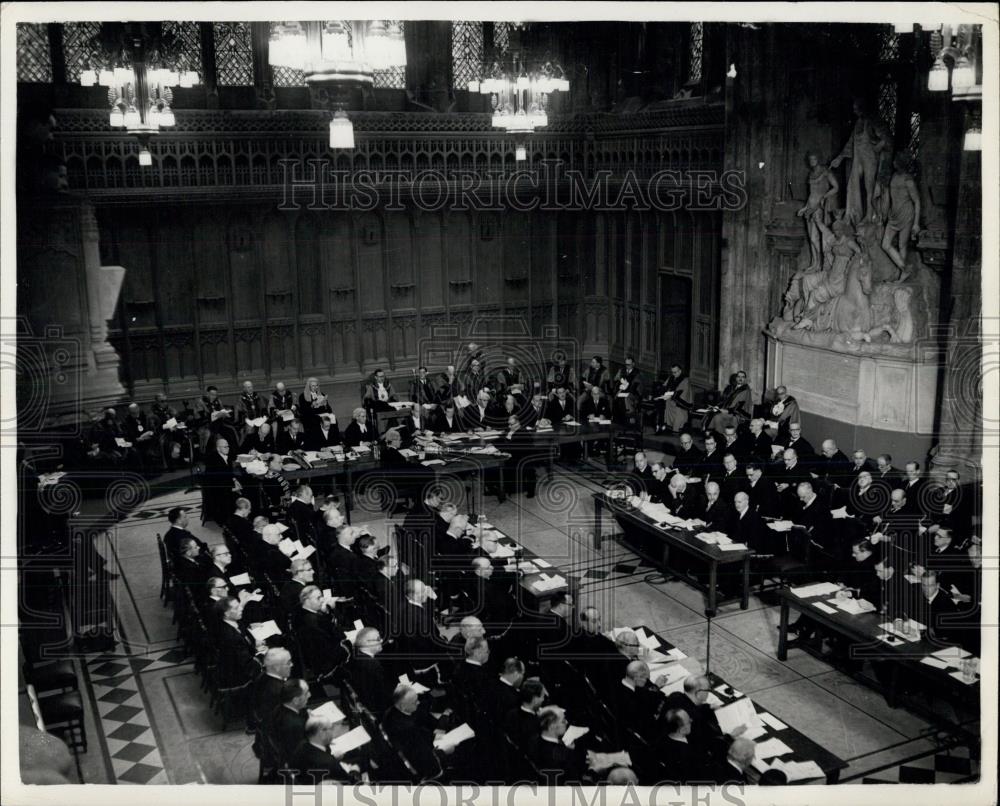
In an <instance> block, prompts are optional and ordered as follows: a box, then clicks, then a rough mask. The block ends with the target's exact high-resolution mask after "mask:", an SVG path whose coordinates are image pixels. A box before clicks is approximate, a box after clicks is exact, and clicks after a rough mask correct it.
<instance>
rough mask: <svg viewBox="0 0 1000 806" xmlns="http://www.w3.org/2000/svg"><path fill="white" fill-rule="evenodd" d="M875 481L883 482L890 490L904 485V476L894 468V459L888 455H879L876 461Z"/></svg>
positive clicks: (873, 476) (873, 477) (873, 478)
mask: <svg viewBox="0 0 1000 806" xmlns="http://www.w3.org/2000/svg"><path fill="white" fill-rule="evenodd" d="M872 480H873V481H881V482H883V483H884V484H886V485H888V487H889V489H890V490H894V489H895V488H896V487H901V486H902V485H903V474H902V473H901V472H900V471H899V470H897V469H896V468H894V467H893V466H892V457H891V456H890V455H889V454H887V453H883V454H879V457H878V458H877V459H876V460H875V472H874V473H873V474H872Z"/></svg>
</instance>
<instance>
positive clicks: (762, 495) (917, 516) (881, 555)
mask: <svg viewBox="0 0 1000 806" xmlns="http://www.w3.org/2000/svg"><path fill="white" fill-rule="evenodd" d="M792 431H793V433H796V432H798V431H799V427H798V425H796V424H793V426H792ZM797 439H798V441H799V442H802V441H803V440H802V438H801V436H800V437H798V438H797ZM717 442H718V439H717V437H716V436H715V435H713V434H709V435H708V436H707V437H706V451H705V452H701V451H698V450H697V449H696V448H694V447H693V445H692V441H691V438H690V435H688V434H685V435H682V438H681V448H680V450H679V451H678V453H677V456H676V457H675V458H674V461H673V463H672V465H670V464H668V463H667V462H666V461H664V462H656V463H653V464H649V463H648V461H647V459H646V456H645V454H644V453H641V452H640V453H638V454H636V456H635V462H634V466H633V468H632V469H631V471H629V473H628V474H627V475H626V476H625V478H624V481H625V482H626V483H627V484H628V485H629V486H630V487H631V488H632V491H633V493H635V494H636V495H638V496H641V497H642V498H643V499H648V500H649V501H651V502H652V503H662V504H664V505H665V506H666V507H667V509H668V510H669V511H670V512H671V514H673V515H676V516H677V517H681V518H685V519H688V520H691V521H693V522H694V525H695V527H696V528H699V529H701V530H703V531H720V532H723V533H724V534H726V535H727V536H728V537H730V538H731V539H732V540H733V541H734V542H739V543H745V544H746V545H747V546H748V547H749V548H750V550H751V553H752V559H751V562H752V566H751V567H752V569H753V570H754V571H756V572H758V573H759V575H760V576H761V577H766V576H767V575H768V573H769V572H773V571H774V570H775V569H776V568H779V567H782V560H784V559H785V558H787V557H788V556H789V555H791V554H796V556H797V558H798V559H799V560H804V562H799V563H798V564H797V565H796V578H795V579H794V580H792V582H793V584H804V583H805V582H808V581H809V580H810V579H820V578H827V579H832V580H834V581H837V582H842V583H844V585H845V588H844V590H845V594H846V592H852V595H855V596H858V595H860V596H861V598H868V597H867V596H865V595H861V594H860V593H859V592H860V591H862V589H863V590H864V591H865V592H867V593H868V594H869V595H872V596H874V597H875V600H871V601H872V603H873V604H875V605H876V607H884V608H887V609H890V610H892V609H894V610H897V611H912V613H911V615H912V617H913V618H914V619H915V620H917V621H919V622H920V623H924V624H927V623H930V622H927V621H924V620H923V619H922V618H921V617H918V615H913V613H919V614H920V615H921V616H922V615H927V609H928V607H931V608H932V609H933V610H934V613H933V622H934V624H936V625H937V626H938V630H937V634H938V637H939V638H942V640H954V641H956V642H959V643H961V644H962V645H963V646H965V647H966V648H967V649H969V650H970V651H973V652H978V646H979V621H980V610H979V602H980V595H981V571H980V568H981V540H980V538H979V536H978V535H976V534H974V533H973V531H972V529H973V526H972V524H973V523H974V509H973V501H972V495H971V494H970V491H969V490H968V489H967V488H963V487H962V485H961V478H960V475H959V474H958V472H957V471H954V470H949V471H948V472H947V474H946V476H945V480H944V483H943V484H938V483H935V482H931V481H929V480H927V479H926V478H925V477H924V475H923V473H922V471H921V467H920V464H919V463H917V462H908V463H906V465H905V472H904V473H899V472H897V471H895V469H894V468H893V467H892V460H891V458H890V457H889V456H887V455H882V456H880V457H879V462H878V465H875V464H874V463H872V462H870V460H868V459H867V456H866V455H865V453H864V451H862V450H857V451H855V452H854V454H853V460H848V459H847V458H846V457H845V456H844V455H843V453H841V452H840V451H839V450H838V449H837V446H836V444H835V443H834V442H833V440H825V441H824V442H823V444H822V449H821V452H820V454H819V455H816V454H811V453H808V452H807V451H806V450H805V449H801V448H800V450H802V453H803V454H804V456H805V459H800V456H799V452H798V450H796V448H786V449H785V450H784V452H783V454H782V459H781V462H780V463H778V462H767V461H764V460H762V459H761V458H760V454H759V453H754V452H752V451H749V450H747V448H746V445H747V443H746V442H744V443H743V447H742V448H741V447H740V443H739V439H738V438H737V439H736V440H735V441H733V442H732V443H731V444H729V445H727V446H726V447H724V448H719V447H718V445H717ZM689 479H692V481H690V482H689ZM694 479H697V482H695V481H694ZM778 520H784V521H790V522H791V523H792V524H793V528H792V529H791V530H789V531H777V530H774V529H771V528H769V524H770V523H774V522H775V521H778ZM795 527H801V528H800V529H796V528H795ZM625 528H626V531H627V532H629V538H630V540H634V541H636V542H638V543H640V544H641V543H642V540H643V539H644V537H643V535H641V534H638V530H636V529H634V528H633V527H631V526H628V525H626V527H625ZM795 541H807V544H808V545H807V546H806V550H805V551H801V550H799V551H796V550H795V547H794V545H793V544H794V542H795ZM684 561H685V560H684V558H683V557H682V558H678V559H676V560H675V561H674V562H677V563H683V562H684ZM878 563H881V565H880V566H879V565H877V564H878ZM684 570H687V569H684ZM907 576H908V577H909V578H910V579H911V580H914V581H913V582H905V581H903V580H905V579H906V577H907ZM893 579H894V580H895V582H893V583H892V586H893V591H891V592H886V591H884V590H883V588H884V587H885V583H886V582H888V581H889V580H893ZM925 579H926V584H923V582H921V580H925ZM733 582H735V580H731V579H727V578H726V576H725V575H723V580H722V587H723V588H725V586H726V584H732V583H733ZM897 584H898V585H900V589H899V591H896V590H895V587H894V586H896V585H897ZM921 590H922V591H923V592H924V593H925V594H926V596H924V597H921V596H918V595H917V593H918V592H919V591H921ZM939 592H941V594H942V595H940V596H939V595H938V594H939ZM904 594H905V595H904ZM894 603H895V604H894ZM814 634H815V631H814V630H812V629H811V628H810V630H809V631H807V630H805V629H803V630H802V635H801V636H800V638H803V639H805V638H809V637H811V636H814Z"/></svg>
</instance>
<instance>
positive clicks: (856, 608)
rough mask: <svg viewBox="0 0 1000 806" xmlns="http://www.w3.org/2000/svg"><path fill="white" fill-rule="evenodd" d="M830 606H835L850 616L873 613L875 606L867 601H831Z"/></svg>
mask: <svg viewBox="0 0 1000 806" xmlns="http://www.w3.org/2000/svg"><path fill="white" fill-rule="evenodd" d="M830 604H832V605H836V606H837V607H838V608H840V609H841V610H843V611H844V612H845V613H847V614H849V615H851V616H857V615H860V614H861V613H873V612H875V605H873V604H872V603H871V602H869V601H868V600H867V599H831V600H830Z"/></svg>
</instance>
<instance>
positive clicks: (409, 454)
mask: <svg viewBox="0 0 1000 806" xmlns="http://www.w3.org/2000/svg"><path fill="white" fill-rule="evenodd" d="M399 455H400V456H405V457H406V458H407V459H415V458H416V456H417V452H416V451H414V450H411V449H410V448H400V450H399Z"/></svg>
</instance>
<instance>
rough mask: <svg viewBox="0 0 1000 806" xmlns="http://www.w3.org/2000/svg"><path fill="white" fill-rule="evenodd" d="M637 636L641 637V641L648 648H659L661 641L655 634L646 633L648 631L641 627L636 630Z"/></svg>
mask: <svg viewBox="0 0 1000 806" xmlns="http://www.w3.org/2000/svg"><path fill="white" fill-rule="evenodd" d="M635 637H636V638H638V639H639V643H640V644H641V645H642V646H644V647H646V648H648V649H659V648H660V642H659V640H658V639H657V638H656V636H654V635H646V631H645V630H644V629H643V628H642V627H639V629H637V630H636V631H635Z"/></svg>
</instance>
